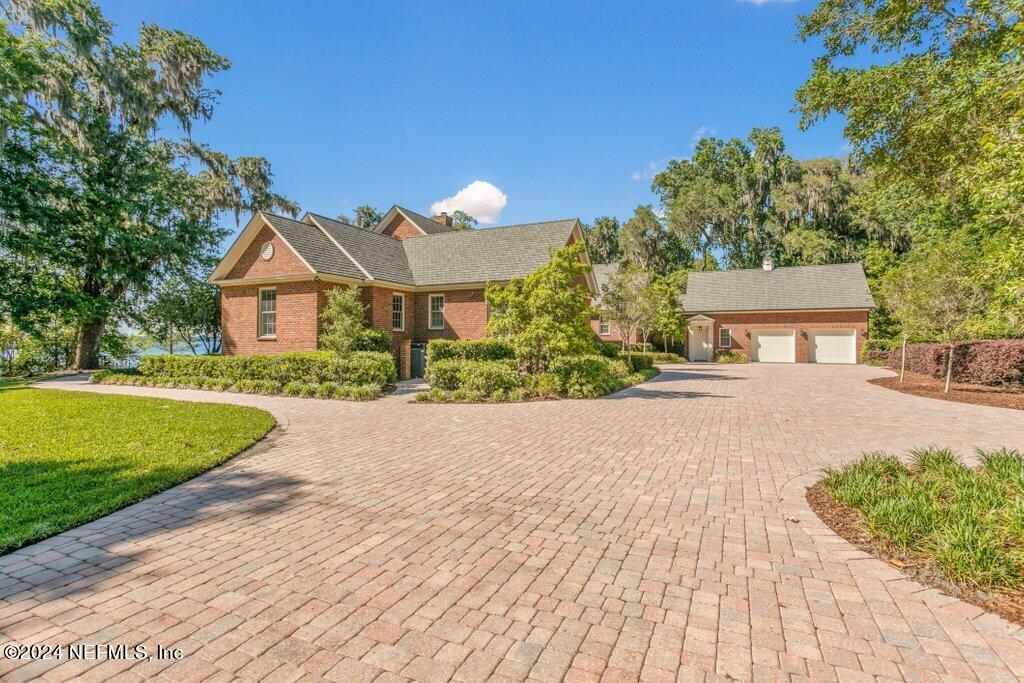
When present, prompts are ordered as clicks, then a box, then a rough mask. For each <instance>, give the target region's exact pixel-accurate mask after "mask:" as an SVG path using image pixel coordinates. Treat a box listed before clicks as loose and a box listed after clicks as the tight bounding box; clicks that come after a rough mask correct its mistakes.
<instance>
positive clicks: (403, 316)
mask: <svg viewBox="0 0 1024 683" xmlns="http://www.w3.org/2000/svg"><path fill="white" fill-rule="evenodd" d="M395 297H398V298H400V299H401V300H402V324H401V326H400V327H395ZM391 329H392V330H394V331H395V332H405V294H403V293H401V292H392V294H391Z"/></svg>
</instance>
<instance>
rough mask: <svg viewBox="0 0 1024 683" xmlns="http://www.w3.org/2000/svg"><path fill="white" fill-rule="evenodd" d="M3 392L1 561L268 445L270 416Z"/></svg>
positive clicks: (138, 400)
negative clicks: (3, 556) (263, 442)
mask: <svg viewBox="0 0 1024 683" xmlns="http://www.w3.org/2000/svg"><path fill="white" fill-rule="evenodd" d="M8 386H9V387H11V388H6V389H3V390H0V480H2V481H3V486H2V487H0V554H3V553H7V552H10V551H12V550H15V549H17V548H20V547H22V546H25V545H28V544H30V543H33V542H35V541H39V540H42V539H44V538H47V537H49V536H53V535H54V534H58V533H60V532H62V531H66V530H68V529H72V528H74V527H77V526H80V525H82V524H84V523H86V522H89V521H91V520H94V519H97V518H99V517H102V516H103V515H106V514H109V513H111V512H114V511H115V510H119V509H121V508H123V507H125V506H127V505H130V504H132V503H135V502H138V501H140V500H142V499H144V498H147V497H149V496H151V495H153V494H154V493H157V492H159V491H162V490H164V489H167V488H169V487H171V486H174V485H175V484H179V483H181V482H183V481H186V480H188V479H191V478H192V477H195V476H196V475H198V474H201V473H202V472H205V471H207V470H209V469H210V468H212V467H214V466H216V465H218V464H220V463H222V462H224V461H225V460H228V459H229V458H231V457H232V456H234V455H236V454H238V453H240V452H241V451H243V450H245V449H246V448H248V447H249V446H251V445H252V444H254V443H256V442H257V441H259V440H260V439H262V438H263V437H264V436H265V435H266V434H267V433H268V432H269V431H270V430H271V429H272V428H273V427H274V424H275V421H274V418H273V417H272V416H271V415H270V414H269V413H267V412H265V411H263V410H258V409H256V408H246V407H243V406H235V405H229V404H220V403H191V402H184V401H170V400H166V399H156V398H142V397H137V396H112V395H103V394H95V393H87V392H70V391H58V390H46V389H31V388H17V385H16V384H13V385H8Z"/></svg>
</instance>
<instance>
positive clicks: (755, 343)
mask: <svg viewBox="0 0 1024 683" xmlns="http://www.w3.org/2000/svg"><path fill="white" fill-rule="evenodd" d="M751 338H752V339H751V341H752V347H753V358H752V360H754V361H757V362H759V363H792V362H794V361H795V360H796V340H795V338H794V335H793V330H753V331H752V332H751Z"/></svg>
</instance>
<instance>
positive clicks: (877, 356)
mask: <svg viewBox="0 0 1024 683" xmlns="http://www.w3.org/2000/svg"><path fill="white" fill-rule="evenodd" d="M902 344H903V342H902V340H900V339H868V340H866V341H865V342H864V346H863V347H862V348H861V350H860V358H861V360H862V361H864V363H865V364H866V365H876V366H882V367H884V366H886V365H888V364H889V351H891V350H892V349H898V348H900V346H901V345H902Z"/></svg>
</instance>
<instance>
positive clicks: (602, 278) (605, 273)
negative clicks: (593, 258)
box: [592, 263, 620, 306]
mask: <svg viewBox="0 0 1024 683" xmlns="http://www.w3.org/2000/svg"><path fill="white" fill-rule="evenodd" d="M619 266H620V264H618V263H595V264H594V265H593V268H594V282H595V283H596V284H597V296H595V297H594V300H593V302H592V303H593V304H594V305H595V306H599V305H600V304H601V294H602V293H603V292H604V286H605V285H606V284H608V278H610V277H611V276H612V273H614V272H615V271H617V270H618V269H619Z"/></svg>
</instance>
